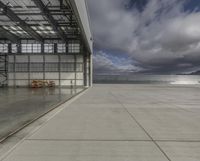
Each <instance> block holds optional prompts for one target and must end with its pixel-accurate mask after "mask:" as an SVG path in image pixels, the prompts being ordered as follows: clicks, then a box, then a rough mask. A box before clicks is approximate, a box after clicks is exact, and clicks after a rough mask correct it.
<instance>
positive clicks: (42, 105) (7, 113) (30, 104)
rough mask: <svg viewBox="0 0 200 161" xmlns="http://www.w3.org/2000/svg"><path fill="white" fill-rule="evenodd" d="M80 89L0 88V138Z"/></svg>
mask: <svg viewBox="0 0 200 161" xmlns="http://www.w3.org/2000/svg"><path fill="white" fill-rule="evenodd" d="M80 90H82V89H81V88H80V89H76V90H74V89H70V88H62V89H60V88H41V89H32V88H0V140H1V139H3V138H4V137H6V136H7V135H9V134H10V133H12V132H13V131H15V130H17V129H19V128H20V127H22V126H24V125H25V124H27V123H28V122H30V121H32V120H34V119H35V118H37V117H39V116H41V115H42V114H44V113H46V112H47V111H49V110H51V109H52V108H53V107H54V106H55V105H56V104H58V103H60V102H62V101H65V100H67V99H69V98H70V97H71V96H73V95H74V94H76V92H79V91H80Z"/></svg>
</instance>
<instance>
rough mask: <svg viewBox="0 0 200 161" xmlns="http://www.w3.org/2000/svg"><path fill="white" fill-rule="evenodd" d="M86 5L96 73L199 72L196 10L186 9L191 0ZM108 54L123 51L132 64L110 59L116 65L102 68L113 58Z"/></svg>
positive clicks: (110, 0) (105, 0) (104, 0)
mask: <svg viewBox="0 0 200 161" xmlns="http://www.w3.org/2000/svg"><path fill="white" fill-rule="evenodd" d="M87 1H88V5H89V12H90V17H91V27H92V32H93V36H94V42H95V49H96V51H97V52H96V54H95V56H94V60H95V63H94V66H95V68H96V69H99V70H100V69H102V70H104V71H106V70H107V71H110V70H112V71H113V70H114V69H113V68H115V70H119V69H121V68H120V67H119V66H129V67H130V68H132V69H133V70H131V71H135V72H140V71H141V72H144V71H148V72H152V73H153V72H160V73H162V71H163V73H166V72H168V73H176V72H186V71H190V70H191V71H192V70H194V69H195V70H197V67H198V66H199V64H200V12H199V8H198V6H195V7H193V8H192V9H190V10H186V9H185V6H187V4H188V3H189V1H188V0H142V1H139V0H137V1H136V0H87ZM104 50H109V51H111V54H112V50H113V51H116V50H117V51H120V52H121V53H122V54H124V55H126V56H128V57H129V59H130V61H128V62H127V64H123V65H121V64H120V63H118V62H113V61H112V60H110V62H112V63H111V64H112V65H110V66H109V65H107V66H105V64H104V65H102V64H103V63H104V61H102V59H103V58H104V59H106V60H107V62H108V61H109V59H112V57H108V56H106V54H110V53H106V52H103V51H104ZM102 52H103V53H104V54H102ZM98 57H101V58H102V59H100V58H98ZM119 59H122V58H119ZM98 60H101V61H98ZM124 70H127V71H128V70H130V69H129V68H127V69H126V68H124Z"/></svg>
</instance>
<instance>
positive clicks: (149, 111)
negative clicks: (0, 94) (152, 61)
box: [2, 84, 200, 161]
mask: <svg viewBox="0 0 200 161" xmlns="http://www.w3.org/2000/svg"><path fill="white" fill-rule="evenodd" d="M199 98H200V86H197V85H190V86H186V85H184V86H181V85H179V86H176V85H123V84H121V85H110V84H109V85H106V84H104V85H100V84H99V85H94V87H93V88H90V89H89V90H88V91H86V92H85V94H84V95H83V96H81V97H80V98H78V99H77V100H75V101H74V102H73V103H72V104H70V105H68V106H67V105H66V108H64V109H63V110H62V112H60V113H58V114H57V115H56V116H55V117H53V118H52V119H50V120H49V121H48V122H47V123H45V124H44V125H42V127H41V128H39V129H38V130H36V131H35V132H34V133H33V134H32V135H31V136H28V137H26V138H25V139H24V140H23V141H22V142H21V143H20V144H19V145H17V146H16V147H15V148H14V149H13V150H12V151H10V152H9V153H8V154H7V155H6V157H4V159H3V160H2V161H55V160H56V161H200V99H199Z"/></svg>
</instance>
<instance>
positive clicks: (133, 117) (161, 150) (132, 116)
mask: <svg viewBox="0 0 200 161" xmlns="http://www.w3.org/2000/svg"><path fill="white" fill-rule="evenodd" d="M110 94H111V95H112V96H113V97H114V98H115V99H116V100H117V101H118V102H119V103H120V104H121V106H122V107H123V108H124V110H125V111H126V112H127V113H128V114H129V116H130V117H131V118H132V119H133V120H134V121H135V122H136V123H137V125H138V126H139V127H140V128H141V129H142V130H143V131H144V132H145V133H146V135H147V136H148V137H149V138H150V139H151V140H152V142H153V143H154V144H155V145H156V147H157V148H158V149H159V150H160V152H161V153H162V154H163V155H164V156H165V157H166V158H167V160H168V161H172V160H171V159H170V158H169V156H168V155H167V154H166V153H165V152H164V150H163V149H162V148H161V147H160V146H159V144H158V143H157V142H156V141H155V140H154V139H153V137H152V136H151V135H150V134H149V133H148V132H147V131H146V129H145V128H144V127H143V126H142V125H141V124H140V123H139V122H138V121H137V119H136V118H135V116H134V115H133V114H131V113H130V112H129V111H128V109H127V108H126V107H125V106H124V104H123V103H122V102H121V101H120V100H119V99H118V98H117V97H116V96H115V95H114V94H113V93H112V92H110Z"/></svg>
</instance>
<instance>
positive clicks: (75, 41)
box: [0, 0, 92, 87]
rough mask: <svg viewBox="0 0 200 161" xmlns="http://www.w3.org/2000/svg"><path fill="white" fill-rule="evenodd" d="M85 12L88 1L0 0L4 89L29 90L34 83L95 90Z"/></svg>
mask: <svg viewBox="0 0 200 161" xmlns="http://www.w3.org/2000/svg"><path fill="white" fill-rule="evenodd" d="M83 5H85V7H83ZM81 9H82V10H83V11H85V12H82V11H81ZM84 9H85V10H84ZM86 9H87V4H86V3H85V1H81V3H80V4H79V2H78V1H74V0H20V1H19V0H1V1H0V86H1V87H28V86H30V85H31V82H32V81H33V80H48V81H50V80H51V81H54V82H55V85H56V86H60V87H62V86H75V87H77V86H91V84H92V83H91V81H92V79H91V75H92V65H91V63H92V62H91V55H92V47H91V42H92V38H91V36H90V35H88V33H87V31H86V30H87V29H86V28H87V27H85V24H84V23H85V20H84V18H85V19H87V18H88V17H87V18H86V17H84V16H87V14H85V13H86ZM81 12H82V13H81ZM84 14H85V15H84ZM86 22H89V20H87V21H86ZM86 26H89V24H86Z"/></svg>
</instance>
